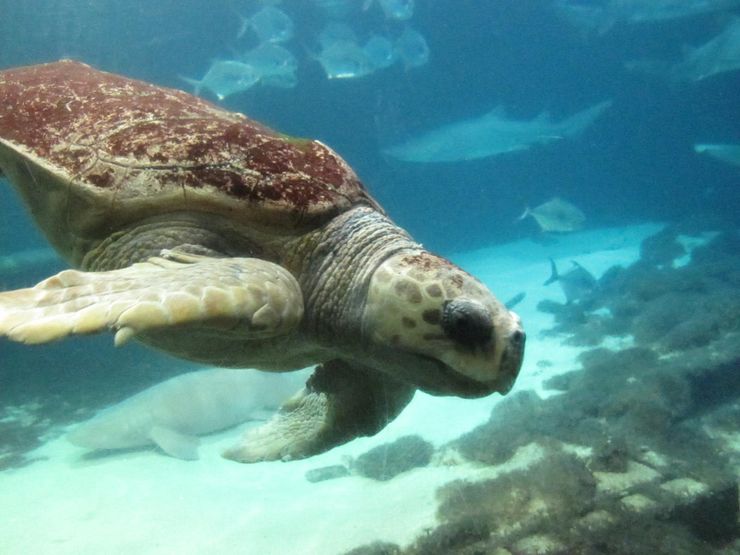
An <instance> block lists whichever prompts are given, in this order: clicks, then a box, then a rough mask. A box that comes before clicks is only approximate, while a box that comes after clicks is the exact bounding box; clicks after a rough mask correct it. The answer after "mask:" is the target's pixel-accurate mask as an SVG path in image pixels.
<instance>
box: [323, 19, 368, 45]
mask: <svg viewBox="0 0 740 555" xmlns="http://www.w3.org/2000/svg"><path fill="white" fill-rule="evenodd" d="M318 40H319V46H320V47H321V49H322V50H325V49H327V48H330V47H332V46H334V45H335V44H337V43H355V44H356V43H357V40H358V39H357V33H355V31H354V29H352V27H350V26H349V25H347V24H346V23H339V22H336V21H333V22H331V23H328V24H326V25H325V26H324V28H323V29H321V32H320V33H319V37H318Z"/></svg>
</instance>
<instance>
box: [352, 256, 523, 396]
mask: <svg viewBox="0 0 740 555" xmlns="http://www.w3.org/2000/svg"><path fill="white" fill-rule="evenodd" d="M362 325H363V336H364V337H365V338H366V340H368V341H369V342H370V343H371V344H372V345H374V346H378V347H381V348H385V349H388V354H387V356H386V357H385V358H386V360H384V361H383V362H384V363H386V362H387V363H388V366H390V367H391V370H392V371H393V372H394V373H397V375H398V376H399V377H401V378H402V379H405V380H407V381H409V382H411V383H413V384H414V385H416V386H417V387H418V388H420V389H422V390H423V391H426V392H427V393H431V394H437V395H457V396H461V397H480V396H484V395H488V394H489V393H492V392H494V391H498V392H500V393H502V394H505V393H507V392H508V391H509V390H510V389H511V387H512V386H513V384H514V381H515V380H516V377H517V375H518V373H519V368H520V367H521V364H522V357H523V352H524V341H525V334H524V331H523V329H522V326H521V322H520V320H519V317H518V316H517V315H516V314H514V313H513V312H510V311H509V310H507V309H506V307H505V306H504V305H503V304H502V303H500V302H499V301H498V300H497V299H496V298H495V297H494V296H493V295H492V294H491V292H490V291H489V290H488V289H487V288H486V287H485V286H484V285H483V284H482V283H480V282H479V281H478V280H477V279H475V278H474V277H472V276H471V275H470V274H468V273H466V272H464V271H463V270H461V269H460V268H458V267H457V266H455V265H454V264H452V263H450V262H449V261H447V260H445V259H444V258H441V257H439V256H436V255H433V254H431V253H428V252H426V251H417V252H412V253H409V252H405V253H401V254H395V255H392V256H391V257H389V258H387V259H386V260H385V261H384V262H383V263H382V264H380V266H379V267H378V268H377V270H376V271H375V272H374V273H373V275H372V277H371V279H370V285H369V290H368V296H367V302H366V305H365V311H364V314H363V322H362Z"/></svg>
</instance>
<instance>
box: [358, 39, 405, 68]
mask: <svg viewBox="0 0 740 555" xmlns="http://www.w3.org/2000/svg"><path fill="white" fill-rule="evenodd" d="M362 50H363V52H364V53H365V56H367V59H368V60H370V63H371V64H372V65H373V67H374V68H375V69H385V68H387V67H390V66H392V65H393V64H394V63H395V62H396V58H397V55H396V51H395V49H394V48H393V43H392V42H391V41H390V39H389V38H388V37H384V36H381V35H373V36H371V37H370V38H369V39H368V40H367V42H366V43H365V46H363V47H362Z"/></svg>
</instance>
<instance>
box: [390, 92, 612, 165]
mask: <svg viewBox="0 0 740 555" xmlns="http://www.w3.org/2000/svg"><path fill="white" fill-rule="evenodd" d="M609 106H611V101H605V102H601V103H599V104H596V105H594V106H591V107H590V108H586V109H585V110H582V111H580V112H577V113H575V114H573V115H572V116H570V117H568V118H565V119H562V120H560V121H556V122H555V121H552V119H551V118H550V115H549V114H548V113H547V112H543V113H541V114H540V115H539V116H537V117H536V118H535V119H533V120H525V121H520V120H514V119H511V118H508V117H507V116H506V115H505V114H504V111H503V110H502V109H501V108H500V107H499V108H496V109H494V110H492V111H490V112H488V113H487V114H484V115H483V116H480V117H477V118H474V119H469V120H464V121H459V122H455V123H452V124H449V125H445V126H442V127H440V128H438V129H434V130H432V131H429V132H427V133H424V134H422V135H421V136H419V137H416V138H413V139H410V140H408V141H406V142H404V143H400V144H397V145H395V146H392V147H390V148H386V149H385V150H384V151H383V152H384V153H385V154H387V155H388V156H391V157H392V158H396V159H398V160H403V161H405V162H425V163H429V162H458V161H461V160H476V159H480V158H487V157H489V156H496V155H498V154H503V153H506V152H514V151H518V150H526V149H528V148H530V147H531V146H532V145H535V144H546V143H549V142H552V141H555V140H558V139H562V138H565V137H576V136H578V135H579V134H580V133H582V132H583V131H584V130H585V129H586V128H587V127H589V126H590V125H591V124H592V123H593V122H594V121H595V120H596V118H598V117H599V116H600V115H601V114H602V113H603V112H604V111H605V110H606V109H607V108H608V107H609Z"/></svg>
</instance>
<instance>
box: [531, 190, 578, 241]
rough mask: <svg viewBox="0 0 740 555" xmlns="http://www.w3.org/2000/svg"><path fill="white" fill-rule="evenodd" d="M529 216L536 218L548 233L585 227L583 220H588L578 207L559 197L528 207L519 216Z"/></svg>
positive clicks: (564, 231)
mask: <svg viewBox="0 0 740 555" xmlns="http://www.w3.org/2000/svg"><path fill="white" fill-rule="evenodd" d="M527 216H531V217H532V218H534V220H535V221H536V222H537V225H539V226H540V229H541V230H542V231H544V232H548V233H552V232H555V233H567V232H569V231H577V230H579V229H581V228H582V227H583V222H584V221H585V220H586V216H585V215H584V213H583V212H581V210H580V209H579V208H578V207H576V206H574V205H573V204H571V203H570V202H568V201H565V200H563V199H561V198H558V197H555V198H553V199H551V200H548V201H547V202H544V203H542V204H540V205H539V206H536V207H535V208H529V207H527V208H526V209H525V210H524V213H523V214H522V215H521V216H519V220H523V219H524V218H526V217H527Z"/></svg>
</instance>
